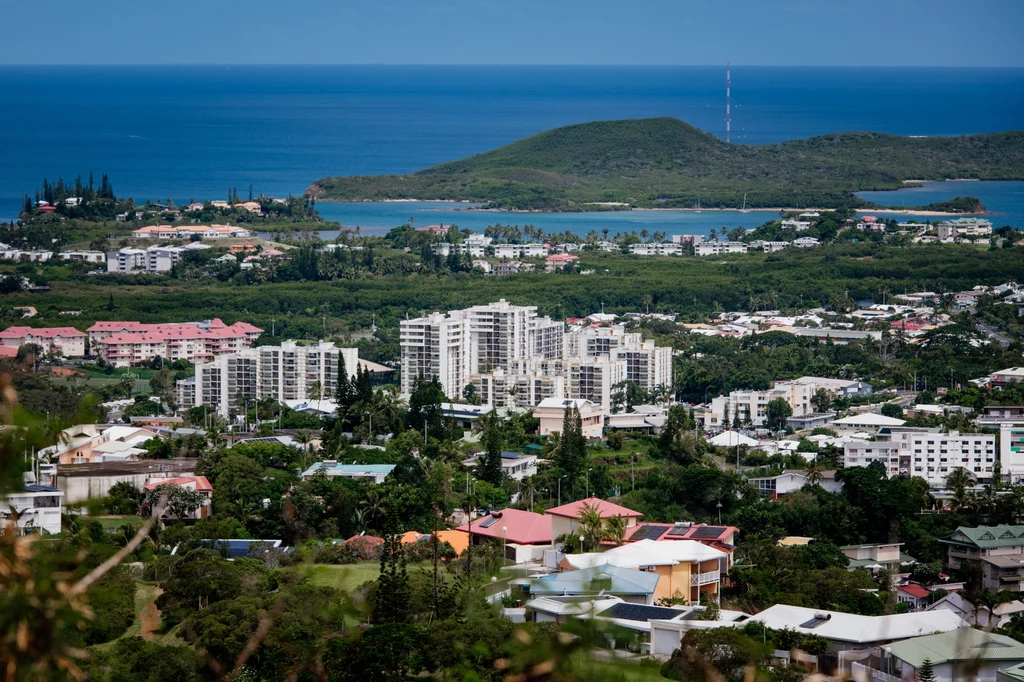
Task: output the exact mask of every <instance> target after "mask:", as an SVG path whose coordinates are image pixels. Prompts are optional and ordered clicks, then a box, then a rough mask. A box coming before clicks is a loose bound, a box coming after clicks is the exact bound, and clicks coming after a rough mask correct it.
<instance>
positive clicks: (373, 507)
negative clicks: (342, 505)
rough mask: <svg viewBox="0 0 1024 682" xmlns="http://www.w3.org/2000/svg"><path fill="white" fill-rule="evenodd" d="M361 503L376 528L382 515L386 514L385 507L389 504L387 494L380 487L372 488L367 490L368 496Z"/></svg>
mask: <svg viewBox="0 0 1024 682" xmlns="http://www.w3.org/2000/svg"><path fill="white" fill-rule="evenodd" d="M360 504H361V506H362V510H363V513H364V514H366V516H367V517H368V520H369V522H370V523H371V524H372V525H373V527H374V528H377V527H378V524H379V522H380V517H381V516H382V515H383V514H384V509H385V507H386V506H387V496H386V495H385V494H384V492H383V491H382V490H380V489H378V488H370V489H369V490H367V491H366V496H365V497H364V498H363V500H362V502H361V503H360Z"/></svg>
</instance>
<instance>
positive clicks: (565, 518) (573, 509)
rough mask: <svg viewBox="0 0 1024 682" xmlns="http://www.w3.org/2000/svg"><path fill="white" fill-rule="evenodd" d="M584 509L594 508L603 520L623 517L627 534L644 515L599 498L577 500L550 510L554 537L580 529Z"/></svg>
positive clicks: (549, 514)
mask: <svg viewBox="0 0 1024 682" xmlns="http://www.w3.org/2000/svg"><path fill="white" fill-rule="evenodd" d="M584 507H593V508H594V509H597V511H598V513H600V514H601V518H602V519H610V518H612V517H614V516H621V517H622V518H624V519H626V528H627V531H626V532H627V534H628V533H629V530H628V529H630V528H632V527H633V526H635V525H636V522H637V519H639V518H641V517H642V516H643V514H641V513H640V512H638V511H633V510H632V509H628V508H626V507H623V506H621V505H618V504H615V503H614V502H607V501H605V500H602V499H601V498H599V497H588V498H587V499H585V500H577V501H576V502H570V503H569V504H563V505H562V506H560V507H553V508H551V509H548V511H547V514H548V516H550V517H551V532H552V534H553V536H554V537H556V538H557V537H558V536H560V535H566V534H568V533H573V532H575V531H576V529H577V528H578V527H579V525H580V524H579V520H580V514H581V513H582V512H583V508H584Z"/></svg>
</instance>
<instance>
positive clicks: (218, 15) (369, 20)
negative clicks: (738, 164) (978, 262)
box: [0, 0, 1024, 67]
mask: <svg viewBox="0 0 1024 682" xmlns="http://www.w3.org/2000/svg"><path fill="white" fill-rule="evenodd" d="M0 26H3V27H4V30H3V37H2V39H0V64H244V63H249V64H252V63H256V64H314V63H315V64H721V63H723V62H725V61H727V60H731V61H732V62H733V63H736V64H746V65H775V64H780V65H850V66H876V65H877V66H885V65H900V66H1014V67H1024V39H1022V38H1021V28H1022V27H1024V0H927V1H924V0H628V1H627V0H502V1H497V0H418V1H417V0H287V1H285V0H247V1H245V2H241V1H238V0H174V1H173V2H155V1H154V0H89V1H87V2H83V0H46V1H45V2H39V1H32V0H0Z"/></svg>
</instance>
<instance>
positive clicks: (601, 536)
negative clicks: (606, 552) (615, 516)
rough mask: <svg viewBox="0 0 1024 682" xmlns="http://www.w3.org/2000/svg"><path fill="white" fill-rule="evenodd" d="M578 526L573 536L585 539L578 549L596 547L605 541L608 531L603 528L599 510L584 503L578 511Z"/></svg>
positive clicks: (584, 549)
mask: <svg viewBox="0 0 1024 682" xmlns="http://www.w3.org/2000/svg"><path fill="white" fill-rule="evenodd" d="M578 518H579V526H577V527H576V531H575V532H574V535H576V536H577V537H582V538H585V539H584V540H583V541H581V542H580V549H581V550H583V551H586V548H587V547H588V546H589V547H596V546H597V545H599V544H600V543H601V541H602V540H605V539H607V536H608V531H607V530H606V529H605V527H604V519H603V518H602V517H601V510H600V509H598V508H597V507H595V506H592V505H591V504H589V503H585V504H584V505H583V507H582V508H581V509H580V514H579V517H578Z"/></svg>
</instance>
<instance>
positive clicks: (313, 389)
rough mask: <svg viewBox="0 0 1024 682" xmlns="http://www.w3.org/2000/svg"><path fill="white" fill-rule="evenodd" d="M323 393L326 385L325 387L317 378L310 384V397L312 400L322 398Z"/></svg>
mask: <svg viewBox="0 0 1024 682" xmlns="http://www.w3.org/2000/svg"><path fill="white" fill-rule="evenodd" d="M323 394H324V387H323V384H321V383H320V380H319V379H317V380H316V381H314V382H313V383H312V384H310V385H309V399H310V400H320V398H321V396H323Z"/></svg>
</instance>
